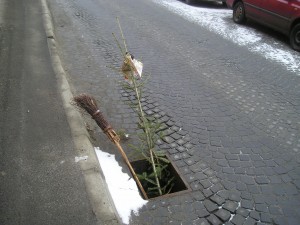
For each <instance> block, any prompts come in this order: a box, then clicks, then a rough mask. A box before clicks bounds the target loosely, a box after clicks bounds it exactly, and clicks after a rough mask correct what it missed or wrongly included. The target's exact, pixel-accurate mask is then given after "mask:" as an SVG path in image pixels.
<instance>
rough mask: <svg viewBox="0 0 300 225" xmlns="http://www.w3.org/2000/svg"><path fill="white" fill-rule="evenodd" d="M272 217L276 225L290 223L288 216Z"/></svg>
mask: <svg viewBox="0 0 300 225" xmlns="http://www.w3.org/2000/svg"><path fill="white" fill-rule="evenodd" d="M272 219H273V221H274V225H287V224H289V222H288V220H287V218H286V217H283V216H276V217H274V218H272ZM297 223H299V221H297ZM297 223H296V224H297ZM296 224H295V225H296Z"/></svg>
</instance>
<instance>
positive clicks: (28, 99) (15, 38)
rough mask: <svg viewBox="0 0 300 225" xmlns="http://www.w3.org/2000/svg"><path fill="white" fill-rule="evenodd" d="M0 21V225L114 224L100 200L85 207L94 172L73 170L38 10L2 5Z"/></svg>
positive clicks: (32, 4) (26, 4) (31, 5)
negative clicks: (88, 183)
mask: <svg viewBox="0 0 300 225" xmlns="http://www.w3.org/2000/svg"><path fill="white" fill-rule="evenodd" d="M38 3H40V2H38ZM0 17H1V18H0V31H1V33H0V127H1V131H0V158H1V162H0V224H3V225H13V224H18V225H19V224H22V225H32V224H34V225H38V224H41V225H45V224H47V225H51V224H53V225H58V224H61V225H67V224H72V225H82V224H87V225H92V224H117V219H116V216H115V214H114V210H113V208H112V206H111V205H110V200H109V199H108V198H107V197H106V198H105V199H100V200H99V201H98V202H95V199H94V200H93V201H90V196H91V195H92V194H93V193H92V192H93V191H94V190H91V189H89V188H87V186H86V181H87V180H91V177H93V179H92V180H93V181H95V182H96V183H97V184H99V182H100V181H101V177H100V173H99V168H92V167H91V168H85V170H84V171H83V170H82V165H83V163H81V162H79V163H77V162H75V157H76V156H80V155H79V153H78V151H79V150H77V149H76V148H77V147H78V146H77V145H76V143H75V144H74V140H73V137H72V133H71V130H70V126H69V123H68V118H67V116H66V112H65V110H64V103H63V101H62V100H61V99H62V98H61V94H60V89H58V88H57V80H59V78H58V77H56V75H55V73H54V71H53V68H52V65H51V57H50V55H49V49H48V45H47V38H46V34H45V30H44V26H43V20H42V7H41V4H37V2H36V1H34V0H26V1H22V2H20V1H16V0H11V1H6V2H4V3H3V2H2V3H0ZM52 57H53V55H52ZM90 150H91V149H88V150H86V151H90ZM97 176H99V177H98V178H99V180H95V177H97ZM87 177H88V178H87ZM102 182H103V181H102ZM100 183H101V182H100ZM102 184H103V183H102ZM97 188H98V189H101V188H102V189H104V187H101V186H98V187H97ZM103 193H105V192H103V191H102V193H97V194H98V195H99V196H100V197H101V196H103ZM96 200H97V199H96ZM96 204H98V206H97V207H95V205H96ZM99 210H100V213H102V214H101V216H100V217H99ZM101 210H102V211H101Z"/></svg>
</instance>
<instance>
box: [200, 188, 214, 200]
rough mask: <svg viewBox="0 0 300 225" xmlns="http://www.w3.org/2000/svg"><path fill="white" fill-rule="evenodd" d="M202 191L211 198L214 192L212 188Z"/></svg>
mask: <svg viewBox="0 0 300 225" xmlns="http://www.w3.org/2000/svg"><path fill="white" fill-rule="evenodd" d="M202 192H203V194H204V196H205V197H206V198H209V197H210V196H212V195H213V194H214V193H213V192H212V191H211V190H210V189H204V190H203V191H202Z"/></svg>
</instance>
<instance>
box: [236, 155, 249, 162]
mask: <svg viewBox="0 0 300 225" xmlns="http://www.w3.org/2000/svg"><path fill="white" fill-rule="evenodd" d="M239 158H240V160H241V161H249V160H250V157H249V155H239Z"/></svg>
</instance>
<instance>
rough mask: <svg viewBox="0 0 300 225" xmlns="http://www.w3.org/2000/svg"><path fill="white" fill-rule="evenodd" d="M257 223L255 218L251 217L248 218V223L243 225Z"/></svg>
mask: <svg viewBox="0 0 300 225" xmlns="http://www.w3.org/2000/svg"><path fill="white" fill-rule="evenodd" d="M256 222H257V221H256V220H255V219H253V218H251V217H248V218H247V219H246V221H245V222H244V224H243V225H255V224H256Z"/></svg>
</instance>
